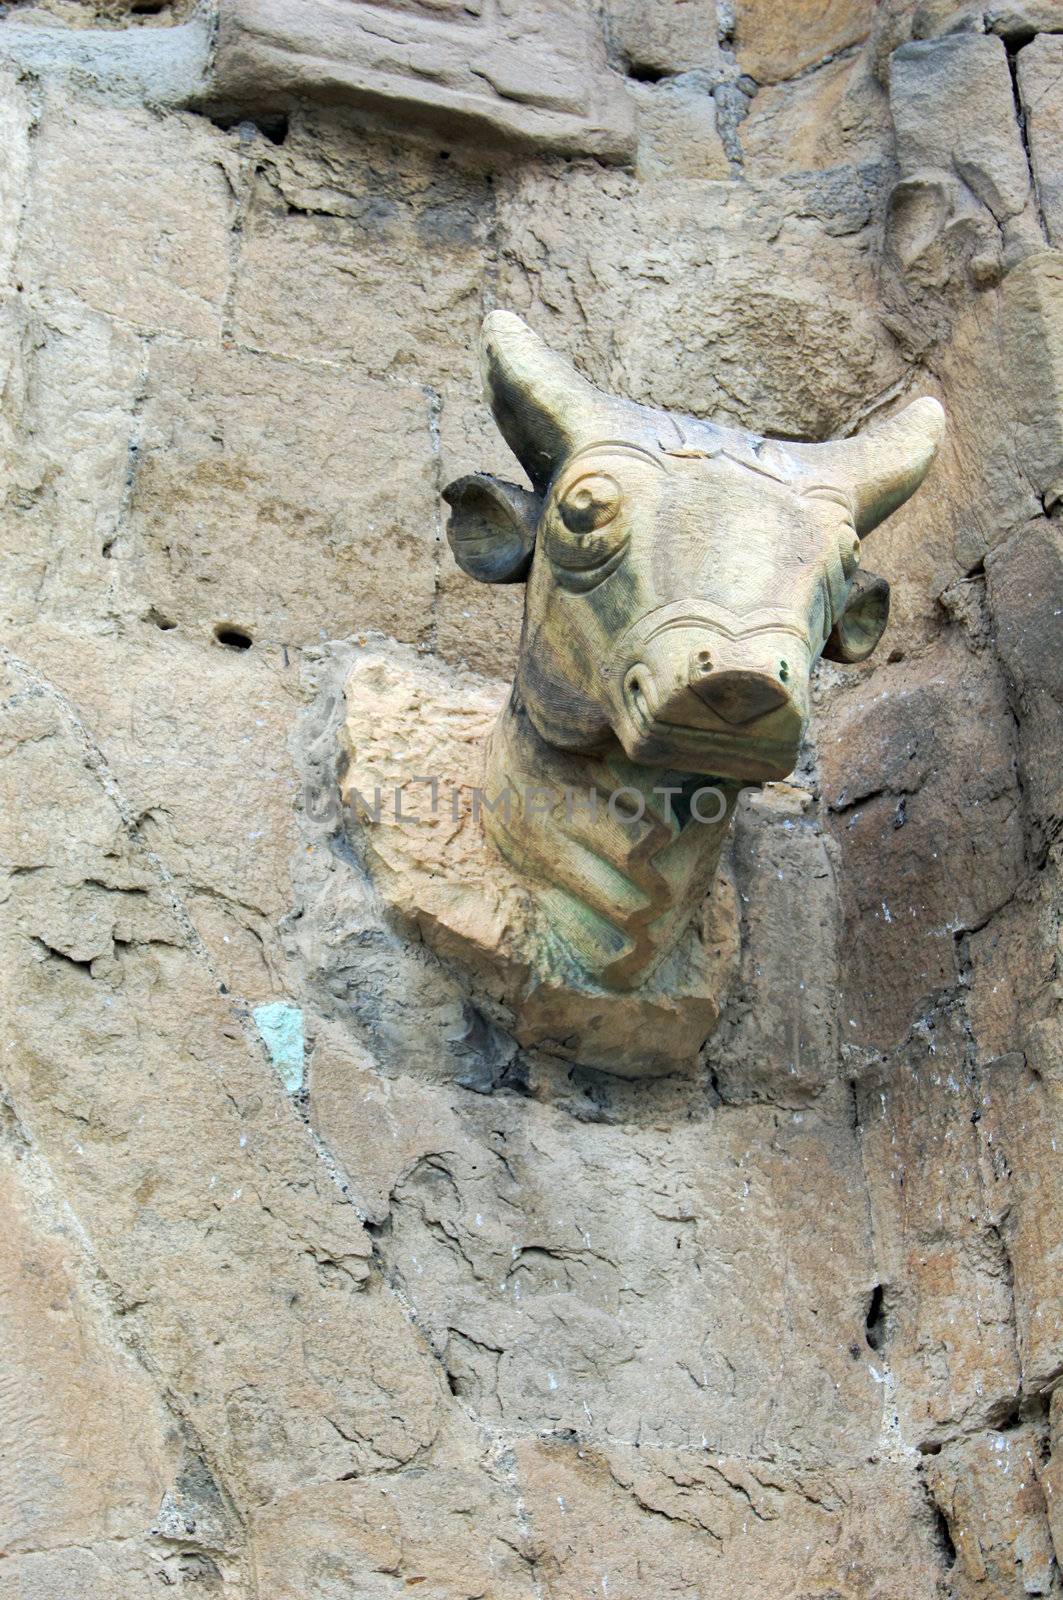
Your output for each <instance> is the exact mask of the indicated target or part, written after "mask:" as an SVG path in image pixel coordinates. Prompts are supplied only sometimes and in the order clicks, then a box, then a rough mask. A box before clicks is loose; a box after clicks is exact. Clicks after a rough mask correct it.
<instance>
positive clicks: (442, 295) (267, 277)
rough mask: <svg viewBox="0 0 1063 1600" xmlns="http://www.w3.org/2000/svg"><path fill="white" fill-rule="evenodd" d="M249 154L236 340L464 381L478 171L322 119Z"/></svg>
mask: <svg viewBox="0 0 1063 1600" xmlns="http://www.w3.org/2000/svg"><path fill="white" fill-rule="evenodd" d="M263 146H264V148H262V147H263ZM251 154H252V157H253V169H254V170H253V173H249V175H248V182H249V186H250V187H249V194H248V199H247V205H246V217H245V220H244V224H243V228H242V242H241V257H240V271H239V274H238V282H237V288H236V293H235V296H234V301H233V331H234V333H235V336H236V338H237V339H238V341H239V342H240V343H241V344H244V345H250V346H252V347H253V348H255V349H257V350H265V351H269V352H270V353H271V354H275V355H278V356H282V357H285V358H291V357H297V358H300V359H304V360H309V361H314V362H322V361H333V362H336V363H338V364H339V365H340V366H341V367H342V368H343V369H345V370H350V368H351V366H352V365H353V367H354V369H355V371H356V372H357V373H359V374H365V373H370V374H373V375H387V376H393V377H399V378H404V379H405V380H406V381H407V382H409V383H411V384H416V385H418V386H424V385H428V384H431V385H433V386H434V387H435V388H436V389H439V390H442V389H443V388H444V387H446V386H449V385H450V384H452V383H454V382H456V381H458V382H460V380H461V378H462V377H463V376H464V375H465V374H466V373H467V374H468V378H469V380H472V379H473V377H474V362H473V360H472V358H471V356H470V355H469V354H468V353H467V352H466V350H465V349H463V335H464V337H465V339H467V341H468V350H469V351H471V350H472V347H473V343H474V340H475V335H476V330H477V329H478V328H479V323H480V318H481V316H482V314H483V288H484V286H483V270H482V260H483V252H484V249H485V247H486V244H487V240H488V238H489V236H490V231H491V228H492V226H493V220H494V199H493V195H492V191H491V188H490V186H489V185H488V184H487V183H486V182H485V181H484V178H483V175H482V173H476V172H475V171H463V170H462V168H461V167H460V166H459V165H458V163H457V161H454V160H451V159H450V152H449V150H448V151H444V152H442V153H441V152H440V151H439V150H438V148H433V149H431V150H429V151H427V152H425V153H420V152H418V151H416V150H412V151H411V150H405V151H404V150H402V149H401V147H398V146H396V145H394V144H391V143H387V142H385V141H382V140H381V141H372V142H367V141H365V140H364V139H360V138H358V137H357V136H356V135H354V134H353V133H352V131H351V130H349V129H344V128H342V127H341V128H338V129H337V128H333V127H331V126H330V125H329V123H328V121H327V119H325V118H323V117H322V116H320V115H317V116H315V117H309V118H298V119H296V120H295V123H294V125H293V127H292V129H291V131H290V133H289V134H288V137H287V138H286V139H285V142H284V144H283V145H282V146H280V147H279V148H277V147H274V146H273V145H271V144H270V143H269V142H268V141H264V140H258V141H255V145H254V146H253V147H252V151H251ZM444 157H445V159H444Z"/></svg>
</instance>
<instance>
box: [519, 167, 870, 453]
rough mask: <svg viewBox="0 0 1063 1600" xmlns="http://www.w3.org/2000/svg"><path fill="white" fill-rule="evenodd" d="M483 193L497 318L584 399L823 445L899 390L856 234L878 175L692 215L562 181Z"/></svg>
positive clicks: (675, 203) (733, 200) (738, 197)
mask: <svg viewBox="0 0 1063 1600" xmlns="http://www.w3.org/2000/svg"><path fill="white" fill-rule="evenodd" d="M499 191H500V192H499V236H500V244H501V247H502V252H503V254H502V271H501V276H500V284H499V288H498V298H499V301H500V302H501V303H502V304H505V305H509V306H512V307H513V308H514V309H516V310H518V311H519V312H520V314H521V315H522V316H525V317H527V319H528V320H529V321H530V322H531V323H532V324H533V326H534V327H535V329H536V331H537V332H538V333H539V334H540V335H541V336H542V337H543V338H544V339H545V340H546V342H547V343H548V344H550V345H551V346H552V347H553V348H556V349H560V350H562V351H563V352H564V353H565V354H567V355H569V356H572V357H573V358H574V359H575V360H576V361H577V362H578V364H579V365H580V366H581V368H582V369H583V371H584V372H585V373H586V375H587V376H588V377H589V378H590V379H591V381H592V382H593V383H596V384H597V385H598V386H599V387H600V388H603V389H605V390H607V391H612V392H618V393H621V394H624V395H625V396H627V397H629V398H631V399H634V400H639V401H642V402H646V403H651V404H654V405H659V406H663V407H666V408H668V409H670V410H676V411H681V412H690V413H693V414H694V415H696V416H701V417H704V416H712V417H714V418H716V419H717V420H719V421H722V422H735V423H738V424H740V425H742V426H745V427H751V428H753V429H755V430H757V431H759V432H763V433H767V434H774V435H776V436H783V437H789V438H801V439H823V438H826V437H829V436H830V435H831V434H832V433H834V434H837V433H840V432H843V431H845V429H846V428H847V427H848V426H849V424H850V421H851V418H852V417H853V415H854V413H856V412H857V411H858V410H859V409H860V407H861V406H862V405H863V404H864V403H865V402H866V400H867V398H868V396H869V395H872V394H876V393H881V392H882V390H884V389H886V388H888V387H889V385H890V384H891V383H893V382H895V381H896V380H897V378H898V377H899V376H900V373H901V365H900V363H899V359H898V354H897V350H896V346H895V343H894V341H893V340H892V339H891V338H890V337H889V336H888V335H887V334H886V331H885V328H884V327H883V326H882V324H881V323H880V322H879V321H878V319H877V317H876V315H875V313H874V311H873V310H872V309H871V307H872V305H873V303H874V296H875V291H874V289H873V287H872V283H871V274H870V271H869V263H868V259H867V252H866V249H865V244H866V237H865V236H864V234H863V231H862V230H863V229H864V227H865V224H866V223H867V222H869V221H870V219H871V217H872V216H873V215H874V213H875V210H876V208H877V206H878V205H880V204H881V194H880V191H881V174H874V173H867V172H860V173H849V174H847V173H845V171H844V169H843V170H842V172H841V173H840V174H837V173H836V174H831V175H828V176H827V177H824V176H823V175H820V174H811V175H809V176H808V178H807V179H802V180H799V181H798V183H797V184H796V185H788V186H787V187H786V190H785V192H784V191H783V190H782V189H775V188H772V187H771V186H765V187H760V186H754V185H748V186H747V185H736V184H734V183H730V182H728V183H720V184H719V185H716V184H713V185H711V186H710V187H708V188H706V189H704V190H703V191H702V200H701V202H700V203H699V205H697V206H696V207H694V206H692V205H691V203H690V187H689V180H682V179H679V180H674V181H660V182H655V183H653V184H646V185H640V186H638V187H637V188H636V186H635V185H634V184H633V183H632V181H631V180H630V179H628V178H627V177H626V175H623V174H619V173H614V174H610V175H607V176H606V177H604V178H603V177H601V176H599V175H596V174H592V173H590V172H587V171H583V170H580V169H576V168H573V169H572V170H570V171H566V172H565V173H563V174H560V175H559V174H557V173H554V172H553V171H547V170H542V169H539V168H537V167H535V166H529V167H528V168H527V169H526V170H524V171H523V172H521V173H519V174H516V175H514V176H513V177H512V178H511V179H507V180H506V182H505V183H504V184H502V185H499ZM876 195H878V198H876ZM797 212H799V213H800V214H801V215H800V217H798V216H796V215H794V213H797ZM725 217H726V225H724V218H725ZM812 219H815V220H812ZM806 230H807V231H806ZM813 239H814V241H815V243H814V245H813V244H812V241H813ZM695 308H696V309H695Z"/></svg>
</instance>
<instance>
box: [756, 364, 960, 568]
mask: <svg viewBox="0 0 1063 1600" xmlns="http://www.w3.org/2000/svg"><path fill="white" fill-rule="evenodd" d="M944 434H945V413H944V411H943V409H942V408H941V406H940V405H939V404H938V402H937V401H936V400H932V399H931V398H930V397H929V396H924V398H923V399H921V400H913V401H912V403H911V405H907V406H905V408H904V410H903V411H899V412H898V413H897V415H896V416H895V417H891V418H890V419H889V421H888V422H884V423H882V424H880V425H879V426H877V427H870V428H867V429H865V430H864V432H862V433H858V434H857V435H856V436H855V437H854V438H852V439H836V440H833V441H832V442H831V443H829V444H807V445H796V446H794V445H789V446H787V448H788V449H789V450H791V451H793V452H794V454H796V455H799V456H800V457H801V458H802V459H803V460H805V461H807V462H808V463H809V464H810V465H811V464H813V463H814V464H815V467H816V470H817V472H820V473H823V475H824V476H825V477H827V478H829V480H830V481H831V482H832V483H833V484H836V485H837V486H838V487H839V488H844V489H845V490H847V491H848V493H849V494H850V495H851V497H852V501H853V511H854V516H855V520H856V531H857V533H858V534H860V536H861V538H862V537H863V536H864V534H865V533H870V532H871V529H872V528H876V527H877V526H878V524H879V523H880V522H884V521H885V519H886V518H887V517H888V516H889V515H890V513H891V512H893V511H896V509H897V507H898V506H902V505H903V504H904V502H905V501H906V500H907V499H908V497H909V495H913V494H914V493H915V491H916V490H917V489H918V487H919V485H920V484H921V483H922V481H923V479H924V478H925V477H926V475H927V472H928V471H929V470H930V464H931V462H932V461H933V459H934V457H935V456H936V455H937V451H938V446H939V444H940V443H941V440H942V438H943V437H944Z"/></svg>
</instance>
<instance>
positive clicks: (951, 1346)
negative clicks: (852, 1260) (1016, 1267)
mask: <svg viewBox="0 0 1063 1600" xmlns="http://www.w3.org/2000/svg"><path fill="white" fill-rule="evenodd" d="M855 1094H856V1109H857V1117H858V1122H859V1128H860V1137H861V1145H862V1149H863V1153H864V1170H865V1172H866V1173H867V1179H868V1190H869V1197H870V1207H871V1213H872V1217H873V1226H874V1230H875V1259H876V1267H877V1270H878V1273H879V1283H880V1291H879V1294H878V1297H877V1300H875V1299H872V1300H870V1301H869V1306H868V1337H869V1341H870V1342H871V1343H872V1346H873V1353H872V1355H871V1356H870V1357H869V1359H870V1361H871V1362H872V1364H873V1366H874V1367H875V1371H876V1375H877V1378H878V1381H879V1382H880V1383H881V1385H882V1393H883V1406H884V1417H885V1419H886V1425H887V1426H888V1427H889V1428H890V1429H891V1430H892V1431H893V1434H894V1437H895V1438H897V1439H904V1440H906V1441H908V1442H910V1443H912V1444H914V1445H916V1446H917V1447H918V1448H920V1449H923V1450H933V1449H936V1447H937V1446H938V1445H939V1444H940V1443H941V1442H942V1440H944V1439H948V1438H950V1437H951V1436H952V1435H953V1433H954V1432H956V1431H957V1430H968V1429H971V1428H974V1427H984V1426H987V1425H996V1424H998V1423H1000V1422H1002V1421H1003V1420H1004V1419H1005V1418H1008V1417H1010V1416H1011V1415H1012V1412H1013V1410H1014V1407H1015V1396H1016V1395H1017V1394H1018V1392H1019V1389H1020V1384H1021V1371H1020V1363H1019V1355H1018V1351H1017V1348H1016V1343H1015V1328H1014V1324H1013V1320H1012V1317H1013V1310H1012V1301H1011V1292H1010V1283H1009V1271H1008V1262H1007V1256H1006V1253H1005V1250H1004V1249H1003V1247H1002V1245H1001V1241H1000V1238H999V1234H998V1232H997V1228H996V1222H997V1217H996V1213H995V1209H994V1208H993V1206H992V1204H991V1203H990V1202H989V1201H988V1200H987V1196H986V1195H985V1194H984V1192H983V1185H982V1171H981V1161H980V1145H979V1130H978V1126H977V1118H979V1117H980V1116H981V1115H982V1112H983V1107H982V1102H981V1097H980V1095H979V1094H978V1092H977V1089H976V1087H975V1086H974V1085H973V1084H972V1082H971V1081H970V1076H969V1072H968V1068H967V1064H966V1061H965V1051H964V1039H963V1033H962V1024H961V1021H960V1019H959V1018H958V1016H957V1015H956V1013H955V1011H954V1010H952V1009H950V1008H949V1007H948V1006H945V1007H942V1008H938V1009H934V1010H931V1009H929V1008H928V1010H927V1012H926V1014H925V1015H924V1017H922V1018H920V1020H919V1022H918V1023H917V1025H916V1027H915V1028H914V1029H913V1031H912V1035H911V1038H910V1040H909V1041H908V1042H907V1043H906V1044H905V1046H904V1047H903V1048H902V1049H900V1050H898V1051H897V1052H896V1053H894V1054H893V1055H892V1056H891V1057H889V1058H887V1059H886V1060H885V1061H884V1062H883V1063H881V1065H878V1064H876V1066H875V1067H874V1068H872V1069H870V1070H868V1071H867V1073H866V1074H864V1075H862V1076H861V1077H860V1078H859V1079H858V1081H857V1083H856V1086H855Z"/></svg>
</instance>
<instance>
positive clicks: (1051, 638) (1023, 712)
mask: <svg viewBox="0 0 1063 1600" xmlns="http://www.w3.org/2000/svg"><path fill="white" fill-rule="evenodd" d="M986 577H987V587H988V595H989V604H990V608H991V612H992V617H993V623H994V626H995V637H996V645H997V648H998V650H999V651H1000V655H1001V658H1002V660H1003V662H1004V665H1005V668H1006V670H1007V672H1008V675H1009V677H1010V679H1011V681H1012V684H1013V685H1014V692H1015V695H1016V702H1017V708H1018V710H1019V749H1020V753H1021V757H1022V778H1023V797H1024V800H1025V803H1026V805H1027V807H1028V809H1029V812H1030V814H1031V815H1030V821H1031V822H1032V824H1033V825H1034V827H1035V828H1036V830H1037V833H1038V834H1039V836H1040V843H1041V847H1042V848H1043V844H1044V841H1045V840H1046V839H1047V838H1049V837H1051V836H1052V835H1053V834H1054V833H1055V831H1056V829H1057V827H1058V820H1059V818H1060V817H1063V773H1061V771H1060V764H1059V761H1058V759H1057V754H1058V752H1059V750H1060V749H1063V523H1061V522H1060V521H1059V519H1058V517H1055V518H1053V519H1052V520H1048V519H1047V518H1040V519H1038V521H1036V522H1032V523H1030V524H1029V526H1028V527H1026V528H1023V529H1022V530H1021V531H1020V532H1018V533H1017V534H1015V535H1014V537H1013V538H1011V539H1009V540H1008V542H1007V543H1006V544H1003V545H999V546H998V547H997V549H996V550H994V551H992V552H991V553H990V555H989V558H988V559H987V561H986Z"/></svg>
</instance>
